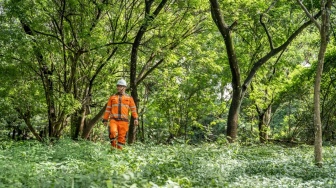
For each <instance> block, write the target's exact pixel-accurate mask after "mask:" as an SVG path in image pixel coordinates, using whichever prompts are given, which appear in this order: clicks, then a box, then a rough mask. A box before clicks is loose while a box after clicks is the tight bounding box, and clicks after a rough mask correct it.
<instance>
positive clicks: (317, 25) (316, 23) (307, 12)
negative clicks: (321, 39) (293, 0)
mask: <svg viewBox="0 0 336 188" xmlns="http://www.w3.org/2000/svg"><path fill="white" fill-rule="evenodd" d="M297 2H298V3H299V5H300V7H301V8H302V10H303V11H304V12H305V13H306V15H307V16H308V17H309V18H310V20H311V21H312V22H313V23H314V24H315V26H316V27H317V28H318V30H319V31H321V25H320V24H319V23H318V22H317V20H316V19H315V18H314V17H313V16H312V15H311V14H310V13H309V11H308V10H307V8H306V7H305V6H304V4H303V3H302V1H301V0H297Z"/></svg>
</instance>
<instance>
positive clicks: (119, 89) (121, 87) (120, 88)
mask: <svg viewBox="0 0 336 188" xmlns="http://www.w3.org/2000/svg"><path fill="white" fill-rule="evenodd" d="M125 88H126V87H125V86H119V85H117V90H118V92H119V93H122V92H124V91H125Z"/></svg>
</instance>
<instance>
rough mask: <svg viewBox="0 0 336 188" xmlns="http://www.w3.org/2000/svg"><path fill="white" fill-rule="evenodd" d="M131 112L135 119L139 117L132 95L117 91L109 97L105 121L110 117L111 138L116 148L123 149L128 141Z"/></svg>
mask: <svg viewBox="0 0 336 188" xmlns="http://www.w3.org/2000/svg"><path fill="white" fill-rule="evenodd" d="M130 112H131V114H132V116H133V118H134V119H138V113H137V110H136V106H135V103H134V100H133V98H132V97H131V96H129V95H127V94H124V95H121V94H119V93H117V94H114V95H112V96H111V97H110V98H109V100H108V102H107V106H106V110H105V113H104V117H103V121H108V119H110V124H109V138H110V140H111V145H112V147H114V148H118V149H122V146H123V145H125V143H126V133H127V131H128V119H129V113H130Z"/></svg>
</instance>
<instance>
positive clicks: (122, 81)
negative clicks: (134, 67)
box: [117, 79, 127, 87]
mask: <svg viewBox="0 0 336 188" xmlns="http://www.w3.org/2000/svg"><path fill="white" fill-rule="evenodd" d="M117 86H125V87H127V84H126V81H125V80H124V79H120V80H118V82H117Z"/></svg>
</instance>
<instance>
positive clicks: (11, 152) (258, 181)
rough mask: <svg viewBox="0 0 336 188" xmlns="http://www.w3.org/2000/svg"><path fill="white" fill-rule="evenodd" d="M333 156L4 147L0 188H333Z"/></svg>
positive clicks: (267, 150)
mask: <svg viewBox="0 0 336 188" xmlns="http://www.w3.org/2000/svg"><path fill="white" fill-rule="evenodd" d="M335 149H336V148H335V147H334V146H326V147H324V165H323V167H322V168H317V167H316V166H315V165H314V164H313V156H314V155H313V147H312V146H306V145H303V146H298V147H291V148H286V147H283V146H277V145H255V146H239V145H229V146H220V145H216V144H203V145H199V146H191V145H174V146H166V145H150V144H146V145H145V144H140V143H138V144H135V145H132V146H126V148H125V149H124V150H123V151H116V150H113V151H111V150H110V147H109V145H108V143H107V142H104V143H93V142H88V141H77V142H75V141H71V140H67V139H63V140H60V141H59V142H57V143H55V144H53V145H46V144H41V143H38V142H9V141H7V142H2V143H0V172H1V176H0V187H108V188H110V187H295V188H296V187H335V186H336V178H335V177H336V150H335Z"/></svg>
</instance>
